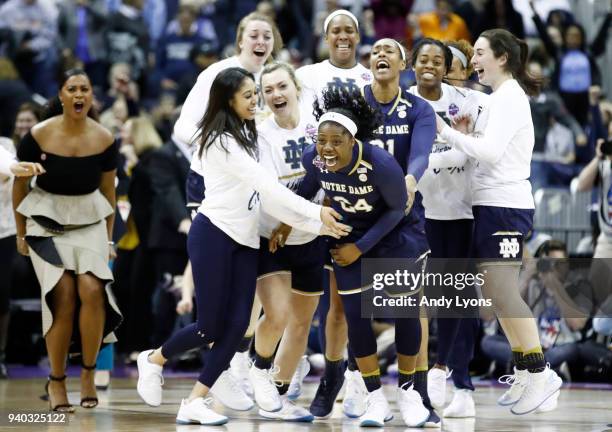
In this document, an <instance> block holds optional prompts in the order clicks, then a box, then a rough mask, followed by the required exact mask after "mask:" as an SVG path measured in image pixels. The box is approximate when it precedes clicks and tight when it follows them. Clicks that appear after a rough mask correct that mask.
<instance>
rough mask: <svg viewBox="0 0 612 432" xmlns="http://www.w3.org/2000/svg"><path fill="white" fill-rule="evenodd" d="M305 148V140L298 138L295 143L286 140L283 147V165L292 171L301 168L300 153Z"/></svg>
mask: <svg viewBox="0 0 612 432" xmlns="http://www.w3.org/2000/svg"><path fill="white" fill-rule="evenodd" d="M304 146H306V138H305V137H300V138H299V139H298V140H297V141H295V140H287V144H286V145H284V146H283V152H284V153H285V163H286V164H287V165H289V166H290V167H291V168H292V169H297V168H299V167H301V166H302V151H303V150H304Z"/></svg>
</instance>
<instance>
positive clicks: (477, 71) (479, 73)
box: [474, 68, 484, 79]
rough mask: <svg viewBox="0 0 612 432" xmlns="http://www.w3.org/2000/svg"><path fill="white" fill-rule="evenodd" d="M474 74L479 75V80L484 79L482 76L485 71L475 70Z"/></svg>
mask: <svg viewBox="0 0 612 432" xmlns="http://www.w3.org/2000/svg"><path fill="white" fill-rule="evenodd" d="M474 72H476V74H477V75H478V79H480V78H481V77H482V75H483V74H484V69H481V68H479V69H474Z"/></svg>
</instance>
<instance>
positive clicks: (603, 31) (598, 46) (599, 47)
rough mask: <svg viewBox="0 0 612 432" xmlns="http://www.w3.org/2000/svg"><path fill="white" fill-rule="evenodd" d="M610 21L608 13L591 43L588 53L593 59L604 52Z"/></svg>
mask: <svg viewBox="0 0 612 432" xmlns="http://www.w3.org/2000/svg"><path fill="white" fill-rule="evenodd" d="M611 20H612V12H608V13H607V15H606V18H605V19H604V22H603V23H602V24H601V27H600V28H599V31H598V32H597V36H595V39H594V40H593V42H592V43H591V46H590V51H591V55H592V56H593V57H599V56H600V55H602V54H603V53H605V52H606V42H607V41H608V30H609V29H610V21H611Z"/></svg>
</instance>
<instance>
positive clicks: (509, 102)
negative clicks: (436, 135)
mask: <svg viewBox="0 0 612 432" xmlns="http://www.w3.org/2000/svg"><path fill="white" fill-rule="evenodd" d="M508 96H510V95H509V94H508ZM504 101H505V102H504V104H503V106H502V104H500V103H490V104H489V117H488V120H487V124H486V127H485V130H484V135H483V136H482V137H473V136H469V135H465V134H463V133H461V132H459V131H457V130H454V129H453V128H451V127H450V126H448V125H446V126H444V129H442V131H441V132H440V136H442V138H444V139H445V140H446V141H448V142H449V143H450V144H452V145H454V146H456V147H457V149H458V150H461V151H462V152H464V153H465V154H467V155H468V156H471V157H473V158H474V159H477V160H479V161H483V162H487V163H491V164H494V163H496V162H498V161H499V160H500V159H501V158H502V156H503V155H504V153H505V152H506V148H507V147H508V144H510V140H511V139H512V137H513V136H514V135H515V134H516V132H517V130H518V129H519V124H518V120H519V119H521V118H522V117H523V115H522V113H521V107H520V105H521V104H519V103H518V102H519V101H518V100H513V99H512V98H508V97H506V98H505V99H504Z"/></svg>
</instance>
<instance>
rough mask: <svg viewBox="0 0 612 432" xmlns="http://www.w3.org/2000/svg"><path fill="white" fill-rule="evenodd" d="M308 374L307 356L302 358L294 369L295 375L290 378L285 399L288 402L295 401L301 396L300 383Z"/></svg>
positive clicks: (308, 363)
mask: <svg viewBox="0 0 612 432" xmlns="http://www.w3.org/2000/svg"><path fill="white" fill-rule="evenodd" d="M308 372H310V362H309V361H308V356H302V358H301V359H300V362H299V363H298V365H297V368H296V369H295V373H294V374H293V377H292V378H291V383H290V384H289V390H288V391H287V397H288V398H289V400H295V399H297V398H298V397H300V395H301V394H302V382H303V381H304V378H305V377H306V375H308Z"/></svg>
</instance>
